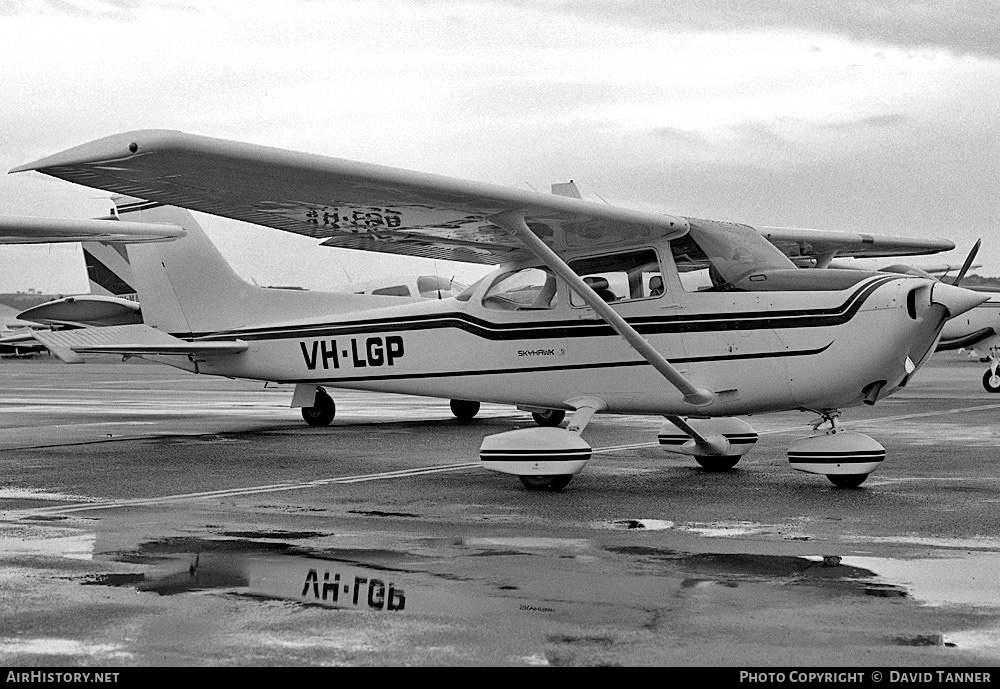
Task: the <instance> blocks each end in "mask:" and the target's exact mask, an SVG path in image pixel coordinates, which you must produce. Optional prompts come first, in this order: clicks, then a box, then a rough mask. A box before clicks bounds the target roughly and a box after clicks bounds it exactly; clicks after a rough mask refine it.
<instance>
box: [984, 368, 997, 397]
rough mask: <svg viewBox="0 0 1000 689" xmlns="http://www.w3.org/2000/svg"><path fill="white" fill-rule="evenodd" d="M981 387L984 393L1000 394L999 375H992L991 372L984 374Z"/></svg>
mask: <svg viewBox="0 0 1000 689" xmlns="http://www.w3.org/2000/svg"><path fill="white" fill-rule="evenodd" d="M983 387H984V388H986V392H1000V375H998V374H996V373H993V371H992V370H989V371H987V372H986V373H984V374H983Z"/></svg>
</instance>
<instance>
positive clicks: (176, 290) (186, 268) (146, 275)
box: [114, 197, 398, 337]
mask: <svg viewBox="0 0 1000 689" xmlns="http://www.w3.org/2000/svg"><path fill="white" fill-rule="evenodd" d="M114 201H115V203H116V206H117V215H118V216H119V217H120V218H121V219H122V220H133V221H139V222H148V223H168V224H172V225H180V226H181V227H183V228H184V229H185V230H186V231H187V235H186V236H185V237H183V238H180V239H177V240H174V241H170V242H160V243H148V244H133V245H130V246H128V247H127V254H126V255H127V257H128V261H127V263H128V264H129V268H130V269H131V273H132V277H133V279H134V283H133V284H134V285H135V287H136V290H137V292H138V295H139V302H140V304H141V306H142V316H143V321H144V322H145V323H146V324H147V325H150V326H152V327H154V328H157V329H159V330H163V331H165V332H167V333H171V334H174V335H176V336H178V337H197V336H199V335H204V334H207V333H212V332H219V331H227V330H238V329H240V328H247V327H255V326H262V325H274V324H281V323H290V322H294V321H302V320H306V319H315V318H320V317H324V316H328V315H332V314H337V313H344V312H349V311H355V310H358V309H365V308H372V307H375V306H383V305H388V304H396V303H398V302H396V301H395V300H393V299H392V298H390V297H373V296H370V295H354V294H342V293H335V292H308V291H296V290H284V289H269V288H267V287H259V286H257V285H252V284H250V283H248V282H247V281H245V280H244V279H243V278H241V277H240V276H239V275H237V274H236V272H235V271H234V270H233V269H232V267H231V266H230V265H229V263H228V262H227V261H226V259H225V257H224V256H223V255H222V253H221V252H219V250H218V249H217V248H216V247H215V245H214V244H213V243H212V241H211V240H210V239H209V238H208V235H206V234H205V232H204V230H202V229H201V227H200V226H199V225H198V223H197V221H196V220H195V218H194V216H193V215H192V214H191V212H190V211H188V210H185V209H183V208H177V207H174V206H162V205H160V204H158V203H154V202H148V201H142V200H140V199H131V198H121V197H119V198H115V199H114ZM385 300H388V301H385Z"/></svg>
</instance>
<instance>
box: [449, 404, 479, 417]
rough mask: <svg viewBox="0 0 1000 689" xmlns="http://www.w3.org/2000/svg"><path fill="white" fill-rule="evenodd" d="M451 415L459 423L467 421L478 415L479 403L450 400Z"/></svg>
mask: <svg viewBox="0 0 1000 689" xmlns="http://www.w3.org/2000/svg"><path fill="white" fill-rule="evenodd" d="M451 413H452V414H454V415H455V418H456V419H458V420H460V421H468V420H470V419H472V418H473V417H475V415H476V414H478V413H479V402H472V401H469V400H452V401H451Z"/></svg>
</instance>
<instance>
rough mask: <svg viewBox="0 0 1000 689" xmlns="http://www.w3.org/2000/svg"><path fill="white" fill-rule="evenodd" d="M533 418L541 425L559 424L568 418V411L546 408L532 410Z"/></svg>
mask: <svg viewBox="0 0 1000 689" xmlns="http://www.w3.org/2000/svg"><path fill="white" fill-rule="evenodd" d="M531 418H533V419H534V420H535V423H537V424H538V425H539V426H558V425H559V424H561V423H562V422H563V419H565V418H566V412H564V411H563V410H562V409H546V410H545V411H535V412H531Z"/></svg>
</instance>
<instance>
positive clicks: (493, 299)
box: [483, 268, 556, 311]
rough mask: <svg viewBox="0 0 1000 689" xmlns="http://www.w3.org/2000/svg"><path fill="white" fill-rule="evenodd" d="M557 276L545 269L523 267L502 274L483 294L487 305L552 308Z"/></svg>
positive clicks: (510, 308) (514, 308)
mask: <svg viewBox="0 0 1000 689" xmlns="http://www.w3.org/2000/svg"><path fill="white" fill-rule="evenodd" d="M555 297H556V278H555V276H554V275H553V274H552V273H551V272H549V271H548V270H546V269H544V268H522V269H520V270H513V271H510V272H509V273H504V274H503V275H500V276H498V277H497V278H496V279H495V280H494V281H493V284H492V285H491V286H490V288H489V289H488V290H487V291H486V294H485V295H483V306H485V307H486V308H488V309H496V310H499V311H525V310H532V309H551V308H553V307H554V306H555V304H556V299H555Z"/></svg>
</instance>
